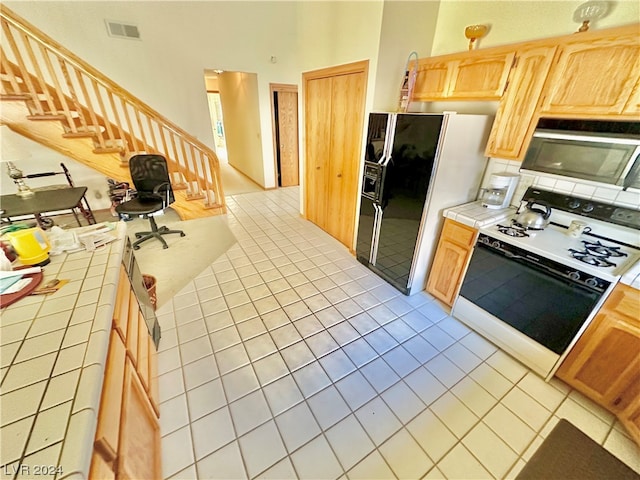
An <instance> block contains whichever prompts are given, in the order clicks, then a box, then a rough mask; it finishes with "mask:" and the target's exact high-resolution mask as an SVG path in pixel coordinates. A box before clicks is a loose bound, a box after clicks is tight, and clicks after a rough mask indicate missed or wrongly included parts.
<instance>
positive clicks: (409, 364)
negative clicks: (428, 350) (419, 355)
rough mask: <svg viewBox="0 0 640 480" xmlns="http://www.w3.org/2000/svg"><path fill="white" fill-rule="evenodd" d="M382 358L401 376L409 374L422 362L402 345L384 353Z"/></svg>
mask: <svg viewBox="0 0 640 480" xmlns="http://www.w3.org/2000/svg"><path fill="white" fill-rule="evenodd" d="M382 358H383V359H384V361H385V362H387V363H388V364H389V366H390V367H391V368H392V369H393V370H394V371H395V372H396V373H397V374H398V375H400V376H401V377H405V376H407V375H408V374H409V373H411V372H413V371H414V370H415V369H416V368H418V367H419V366H420V363H419V362H418V361H417V360H416V359H415V358H413V356H412V355H411V354H410V353H409V352H408V351H407V350H405V349H404V347H403V346H402V345H400V346H398V347H395V348H393V349H392V350H389V351H388V352H387V353H385V354H384V355H382Z"/></svg>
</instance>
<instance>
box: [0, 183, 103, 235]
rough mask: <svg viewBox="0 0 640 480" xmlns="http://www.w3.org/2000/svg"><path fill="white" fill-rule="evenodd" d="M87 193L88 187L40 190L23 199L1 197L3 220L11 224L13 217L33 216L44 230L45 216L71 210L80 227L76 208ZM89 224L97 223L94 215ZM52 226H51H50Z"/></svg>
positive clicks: (13, 196)
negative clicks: (48, 213)
mask: <svg viewBox="0 0 640 480" xmlns="http://www.w3.org/2000/svg"><path fill="white" fill-rule="evenodd" d="M86 191H87V187H71V188H57V189H52V190H38V191H35V192H34V193H33V196H32V197H29V198H22V197H19V196H18V195H1V196H0V209H2V210H4V211H3V212H2V218H6V219H8V220H9V222H11V218H12V217H20V216H22V215H33V216H34V217H35V218H36V221H37V222H38V225H39V226H40V227H42V228H46V227H47V225H45V224H46V223H47V220H46V219H45V218H43V216H42V215H43V214H46V213H47V212H57V211H59V210H71V211H72V212H73V214H74V216H75V217H76V221H77V222H78V225H80V226H81V225H82V224H81V223H80V219H79V218H78V214H77V213H76V208H78V209H79V208H80V207H79V205H80V202H81V200H82V199H83V197H84V194H85V193H86ZM86 218H87V221H88V222H89V224H93V223H96V222H95V220H94V219H93V215H91V216H87V217H86ZM48 226H51V225H48Z"/></svg>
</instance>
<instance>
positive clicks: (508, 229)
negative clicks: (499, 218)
mask: <svg viewBox="0 0 640 480" xmlns="http://www.w3.org/2000/svg"><path fill="white" fill-rule="evenodd" d="M497 227H498V231H499V232H500V233H504V234H505V235H509V236H510V237H528V236H529V234H528V233H527V232H526V231H525V228H524V227H522V226H520V225H518V224H517V223H515V222H513V223H512V225H511V226H507V225H500V224H498V225H497Z"/></svg>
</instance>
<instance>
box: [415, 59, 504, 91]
mask: <svg viewBox="0 0 640 480" xmlns="http://www.w3.org/2000/svg"><path fill="white" fill-rule="evenodd" d="M513 59H514V52H512V51H506V52H504V51H497V52H493V53H491V54H488V55H487V54H484V53H476V52H471V54H469V53H464V54H454V55H447V56H442V57H434V58H425V59H422V60H419V61H418V67H417V72H416V83H415V87H414V92H413V100H415V101H432V100H499V99H500V97H501V96H502V93H503V91H504V88H505V86H506V84H507V77H508V75H509V71H510V69H511V64H512V63H513Z"/></svg>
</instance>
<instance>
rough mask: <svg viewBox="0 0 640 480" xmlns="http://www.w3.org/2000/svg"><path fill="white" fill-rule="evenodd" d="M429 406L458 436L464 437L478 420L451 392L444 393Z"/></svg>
mask: <svg viewBox="0 0 640 480" xmlns="http://www.w3.org/2000/svg"><path fill="white" fill-rule="evenodd" d="M429 408H430V409H431V410H432V411H433V413H435V414H436V415H437V416H438V418H439V419H440V421H441V422H442V423H444V424H445V425H446V426H447V428H449V430H451V431H452V432H453V433H454V435H456V436H457V437H458V438H462V437H464V435H465V434H466V433H467V432H468V431H469V430H471V428H472V427H473V426H474V425H475V424H476V423H477V422H478V417H476V416H475V415H474V414H473V412H472V411H471V410H469V409H468V408H467V407H465V405H464V403H462V402H461V401H460V400H458V399H457V398H456V397H455V396H454V395H453V394H451V393H450V392H447V393H445V394H444V395H442V396H441V397H440V398H439V399H438V400H436V401H435V402H433V404H431V406H430V407H429Z"/></svg>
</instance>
